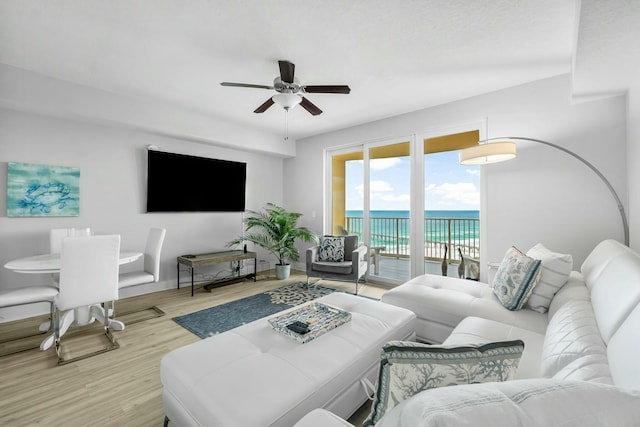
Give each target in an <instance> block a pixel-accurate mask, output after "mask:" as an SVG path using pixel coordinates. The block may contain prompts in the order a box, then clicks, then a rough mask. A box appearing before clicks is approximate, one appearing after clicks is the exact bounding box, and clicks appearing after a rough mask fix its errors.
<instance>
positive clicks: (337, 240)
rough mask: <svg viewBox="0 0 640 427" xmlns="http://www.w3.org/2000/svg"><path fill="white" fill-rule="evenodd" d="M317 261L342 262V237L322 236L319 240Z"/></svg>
mask: <svg viewBox="0 0 640 427" xmlns="http://www.w3.org/2000/svg"><path fill="white" fill-rule="evenodd" d="M318 261H326V262H342V261H344V237H342V236H335V237H334V236H324V237H321V238H320V246H319V247H318Z"/></svg>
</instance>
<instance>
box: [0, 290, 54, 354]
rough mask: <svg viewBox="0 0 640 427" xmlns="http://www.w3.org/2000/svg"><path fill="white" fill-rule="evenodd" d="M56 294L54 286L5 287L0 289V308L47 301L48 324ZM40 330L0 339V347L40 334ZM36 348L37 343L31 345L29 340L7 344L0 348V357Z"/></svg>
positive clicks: (52, 316) (51, 318) (52, 312)
mask: <svg viewBox="0 0 640 427" xmlns="http://www.w3.org/2000/svg"><path fill="white" fill-rule="evenodd" d="M57 295H58V288H56V287H55V286H25V287H21V288H17V289H7V290H3V291H0V308H8V307H16V306H20V305H27V304H38V303H47V304H49V313H50V314H49V316H50V317H49V325H51V322H52V321H53V318H54V299H55V297H56V296H57ZM41 334H42V332H41V331H38V332H35V331H34V332H33V333H29V334H27V335H20V336H18V337H15V338H10V339H4V340H0V347H4V345H5V344H7V343H9V342H13V341H19V340H23V339H25V338H30V337H33V336H36V335H41ZM34 348H38V345H37V344H36V345H33V344H32V343H30V342H25V343H24V345H21V346H16V347H13V346H7V349H4V348H3V349H2V350H0V357H2V356H8V355H10V354H15V353H20V352H22V351H26V350H31V349H34Z"/></svg>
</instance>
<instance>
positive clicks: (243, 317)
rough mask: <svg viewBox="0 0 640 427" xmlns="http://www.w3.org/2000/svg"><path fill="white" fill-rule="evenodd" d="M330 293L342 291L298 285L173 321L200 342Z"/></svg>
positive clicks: (179, 317)
mask: <svg viewBox="0 0 640 427" xmlns="http://www.w3.org/2000/svg"><path fill="white" fill-rule="evenodd" d="M333 292H341V291H338V290H336V289H333V288H327V287H324V286H320V285H310V286H308V285H307V284H306V283H304V282H298V283H293V284H291V285H287V286H282V287H280V288H277V289H273V290H271V291H267V292H264V293H262V294H258V295H253V296H250V297H246V298H242V299H239V300H236V301H231V302H228V303H226V304H222V305H218V306H215V307H211V308H206V309H204V310H200V311H196V312H195V313H191V314H185V315H183V316H177V317H174V318H173V320H174V321H175V322H176V323H177V324H178V325H180V326H182V327H184V328H186V329H188V330H190V331H191V332H193V333H194V334H196V335H197V336H199V337H200V338H207V337H210V336H212V335H215V334H219V333H221V332H224V331H228V330H229V329H233V328H235V327H237V326H240V325H244V324H245V323H249V322H253V321H254V320H258V319H260V318H262V317H265V316H269V315H271V314H275V313H278V312H280V311H283V310H286V309H288V308H291V307H294V306H296V305H299V304H302V303H305V302H307V301H311V300H314V299H316V298H320V297H322V296H324V295H329V294H331V293H333Z"/></svg>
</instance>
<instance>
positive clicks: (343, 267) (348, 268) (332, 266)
mask: <svg viewBox="0 0 640 427" xmlns="http://www.w3.org/2000/svg"><path fill="white" fill-rule="evenodd" d="M311 269H312V270H314V271H322V272H324V273H335V274H351V273H353V263H352V262H351V261H342V262H324V261H316V262H314V263H313V265H312V266H311Z"/></svg>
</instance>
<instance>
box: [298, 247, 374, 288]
mask: <svg viewBox="0 0 640 427" xmlns="http://www.w3.org/2000/svg"><path fill="white" fill-rule="evenodd" d="M340 237H344V261H320V260H319V257H318V252H319V249H320V247H319V246H313V247H311V248H309V249H307V253H306V255H307V257H306V262H307V283H309V278H311V277H316V278H319V279H330V280H340V281H354V282H355V284H356V293H355V294H356V295H358V282H359V281H360V279H362V278H363V277H364V274H365V273H366V272H367V257H368V256H369V248H367V246H365V245H363V244H358V236H355V235H349V236H340Z"/></svg>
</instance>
